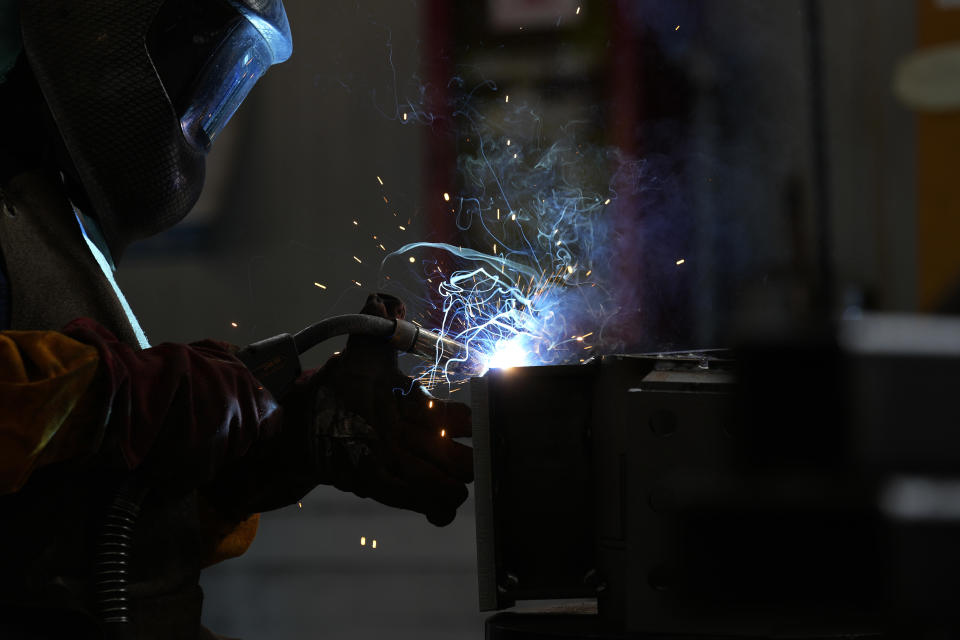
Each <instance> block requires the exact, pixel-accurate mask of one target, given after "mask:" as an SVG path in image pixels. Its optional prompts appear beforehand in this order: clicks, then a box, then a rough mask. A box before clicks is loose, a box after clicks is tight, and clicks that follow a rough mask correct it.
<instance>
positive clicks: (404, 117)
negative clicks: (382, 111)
mask: <svg viewBox="0 0 960 640" xmlns="http://www.w3.org/2000/svg"><path fill="white" fill-rule="evenodd" d="M403 120H404V121H406V120H407V114H406V113H404V114H403Z"/></svg>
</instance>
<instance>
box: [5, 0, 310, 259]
mask: <svg viewBox="0 0 960 640" xmlns="http://www.w3.org/2000/svg"><path fill="white" fill-rule="evenodd" d="M21 30H22V35H23V44H24V52H25V54H26V57H27V60H28V62H29V64H30V67H31V69H32V70H33V73H34V76H35V77H36V79H37V83H38V84H39V86H40V89H41V91H42V92H43V96H44V99H45V101H46V103H47V106H48V107H49V111H50V114H51V116H52V120H53V123H54V124H55V127H56V130H57V133H58V134H59V137H60V140H61V142H62V146H63V148H64V150H65V155H66V156H67V158H66V159H67V162H66V163H65V164H67V165H69V166H66V167H65V168H64V169H65V173H66V174H68V177H71V178H73V179H74V180H75V181H76V182H78V183H79V186H80V187H81V188H82V191H83V195H84V199H85V201H86V203H87V204H88V205H89V207H90V208H91V209H92V211H91V212H90V213H91V214H92V215H93V216H94V217H95V218H96V219H97V220H98V221H99V223H100V226H101V228H102V230H103V232H104V236H105V237H106V240H107V243H108V244H109V245H110V249H111V251H112V252H113V253H114V255H115V256H117V255H118V254H119V253H121V252H122V251H123V249H124V248H125V247H126V246H127V245H128V244H129V243H131V242H133V241H135V240H137V239H140V238H144V237H147V236H150V235H152V234H155V233H157V232H159V231H162V230H164V229H167V228H169V227H171V226H173V225H174V224H176V223H177V222H179V221H180V220H181V219H183V217H184V216H186V214H187V213H188V212H189V211H190V209H191V208H192V207H193V205H194V204H195V203H196V201H197V198H199V196H200V191H201V190H202V188H203V179H204V161H205V156H206V152H207V150H208V149H209V148H210V145H211V144H212V142H213V141H214V140H215V139H216V137H217V135H218V134H219V133H220V132H221V131H222V130H223V128H224V126H225V125H226V124H227V122H228V121H229V120H230V118H231V116H232V115H233V114H234V112H235V111H236V110H237V107H239V106H240V103H242V102H243V100H244V98H246V96H247V94H248V93H249V92H250V89H251V88H252V87H253V85H254V84H256V82H257V80H259V79H260V77H261V76H262V75H263V74H264V73H265V72H266V70H267V69H268V68H269V67H270V66H271V65H273V64H276V63H279V62H282V61H284V60H286V59H287V58H288V57H289V56H290V54H291V52H292V38H291V35H290V27H289V24H288V23H287V16H286V13H285V11H284V8H283V3H282V2H281V0H70V1H69V2H64V1H63V0H23V1H22V6H21Z"/></svg>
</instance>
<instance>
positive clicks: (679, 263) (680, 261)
mask: <svg viewBox="0 0 960 640" xmlns="http://www.w3.org/2000/svg"><path fill="white" fill-rule="evenodd" d="M684 262H686V260H684V259H683V258H681V259H680V260H677V266H678V267H679V266H680V265H681V264H683V263H684Z"/></svg>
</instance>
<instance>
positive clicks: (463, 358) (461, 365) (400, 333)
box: [390, 320, 485, 376]
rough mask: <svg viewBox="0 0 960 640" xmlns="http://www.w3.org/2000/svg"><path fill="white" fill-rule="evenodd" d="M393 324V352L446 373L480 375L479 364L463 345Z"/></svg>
mask: <svg viewBox="0 0 960 640" xmlns="http://www.w3.org/2000/svg"><path fill="white" fill-rule="evenodd" d="M396 322H397V325H396V329H395V331H394V334H393V336H392V337H391V338H390V342H391V344H393V346H395V347H396V348H397V349H400V350H403V351H407V352H409V353H412V354H413V355H415V356H417V357H419V358H422V359H424V360H426V361H428V362H430V363H434V364H436V365H437V367H438V368H439V369H443V370H444V371H446V372H448V373H452V374H457V375H467V376H479V375H482V374H483V371H484V369H485V367H484V365H483V362H482V361H481V359H480V358H479V357H478V356H477V354H476V353H474V352H471V351H470V349H469V348H468V347H467V345H465V344H461V343H459V342H457V341H456V340H451V339H450V338H447V337H446V336H441V335H439V334H437V333H434V332H432V331H427V330H426V329H424V328H422V327H418V326H417V325H415V324H413V323H412V322H408V321H406V320H397V321H396Z"/></svg>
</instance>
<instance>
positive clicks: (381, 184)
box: [377, 176, 383, 187]
mask: <svg viewBox="0 0 960 640" xmlns="http://www.w3.org/2000/svg"><path fill="white" fill-rule="evenodd" d="M377 182H379V183H380V186H381V187H382V186H383V180H381V179H380V176H377Z"/></svg>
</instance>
